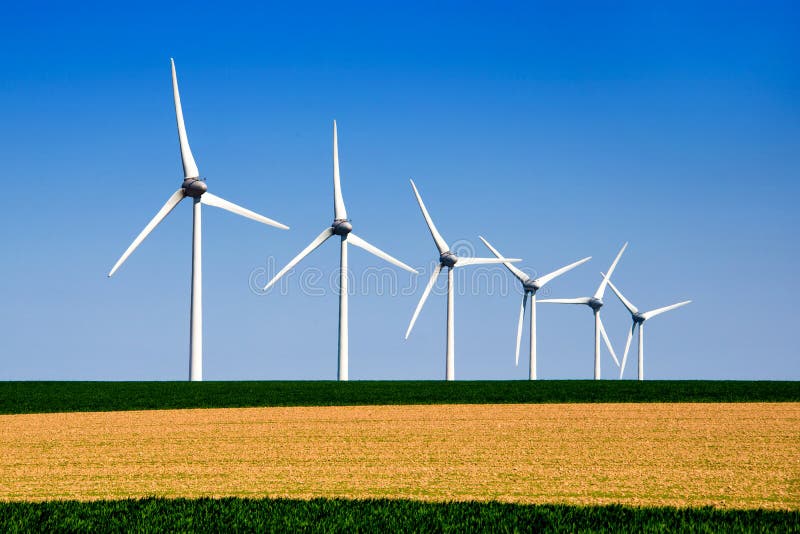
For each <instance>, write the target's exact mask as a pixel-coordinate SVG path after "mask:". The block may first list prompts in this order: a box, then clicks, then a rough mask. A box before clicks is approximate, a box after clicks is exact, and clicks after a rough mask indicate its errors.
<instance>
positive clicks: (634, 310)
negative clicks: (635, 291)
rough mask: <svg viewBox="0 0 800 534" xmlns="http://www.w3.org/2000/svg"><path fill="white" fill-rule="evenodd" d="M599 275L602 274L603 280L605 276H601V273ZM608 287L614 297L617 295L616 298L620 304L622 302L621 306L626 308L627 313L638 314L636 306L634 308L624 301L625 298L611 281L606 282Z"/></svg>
mask: <svg viewBox="0 0 800 534" xmlns="http://www.w3.org/2000/svg"><path fill="white" fill-rule="evenodd" d="M600 274H602V275H603V277H604V278H605V277H606V275H605V274H603V273H600ZM608 287H610V288H611V291H613V292H614V294H615V295H617V298H618V299H619V300H620V302H622V304H623V305H624V306H625V307H626V308H628V311H629V312H631V314H636V313H639V308H637V307H636V306H634V305H633V304H632V303H631V301H629V300H628V299H626V298H625V296H624V295H623V294H622V291H620V290H619V289H617V287H616V286H615V285H614V283H613V282H611V280H608Z"/></svg>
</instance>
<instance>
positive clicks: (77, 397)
mask: <svg viewBox="0 0 800 534" xmlns="http://www.w3.org/2000/svg"><path fill="white" fill-rule="evenodd" d="M612 402H619V403H626V402H800V382H767V381H765V382H735V381H731V382H729V381H678V380H676V381H646V382H637V381H629V380H624V381H610V380H609V381H605V380H603V381H593V380H541V381H536V382H529V381H474V382H471V381H459V382H453V383H445V382H441V381H397V382H395V381H383V382H378V381H376V382H372V381H365V382H361V381H355V382H345V383H342V382H328V381H324V382H294V381H292V382H202V383H189V382H0V414H12V413H46V412H76V411H81V412H83V411H115V410H158V409H175V408H242V407H252V406H358V405H398V404H405V405H408V404H520V403H612Z"/></svg>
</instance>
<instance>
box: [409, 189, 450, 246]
mask: <svg viewBox="0 0 800 534" xmlns="http://www.w3.org/2000/svg"><path fill="white" fill-rule="evenodd" d="M409 182H411V187H412V189H414V195H416V197H417V204H419V209H420V210H422V216H423V217H425V222H426V223H428V230H430V231H431V236H432V237H433V240H434V241H435V242H436V248H438V249H439V254H444V253H445V252H447V251H448V250H450V247H449V246H448V244H447V242H446V241H445V240H444V238H443V237H442V234H440V233H439V230H437V229H436V226H435V225H434V224H433V220H432V219H431V216H430V214H429V213H428V210H427V208H425V203H424V202H422V197H421V196H419V191H417V186H416V185H414V180H409Z"/></svg>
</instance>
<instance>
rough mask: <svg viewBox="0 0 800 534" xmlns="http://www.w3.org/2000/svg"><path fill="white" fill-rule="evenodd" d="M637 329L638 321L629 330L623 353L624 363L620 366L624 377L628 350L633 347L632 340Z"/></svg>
mask: <svg viewBox="0 0 800 534" xmlns="http://www.w3.org/2000/svg"><path fill="white" fill-rule="evenodd" d="M634 330H636V323H635V322H634V323H633V325H631V329H630V330H628V339H627V340H625V354H623V355H622V365H620V366H619V377H620V379H622V374H623V373H624V372H625V362H627V361H628V350H629V349H630V348H631V340H632V339H633V331H634Z"/></svg>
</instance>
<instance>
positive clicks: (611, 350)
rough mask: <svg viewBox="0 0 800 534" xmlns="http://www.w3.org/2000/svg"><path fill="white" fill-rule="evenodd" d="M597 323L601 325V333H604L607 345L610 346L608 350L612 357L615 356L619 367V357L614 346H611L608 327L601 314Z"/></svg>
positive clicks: (615, 361)
mask: <svg viewBox="0 0 800 534" xmlns="http://www.w3.org/2000/svg"><path fill="white" fill-rule="evenodd" d="M597 324H599V325H600V333H601V334H602V335H603V340H604V341H605V342H606V347H608V352H610V353H611V357H612V358H614V363H616V364H617V367H619V360H618V359H617V354H616V353H615V352H614V347H612V346H611V340H609V339H608V334H607V333H606V327H605V326H603V320H602V319H601V318H600V316H599V315H598V316H597Z"/></svg>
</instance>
